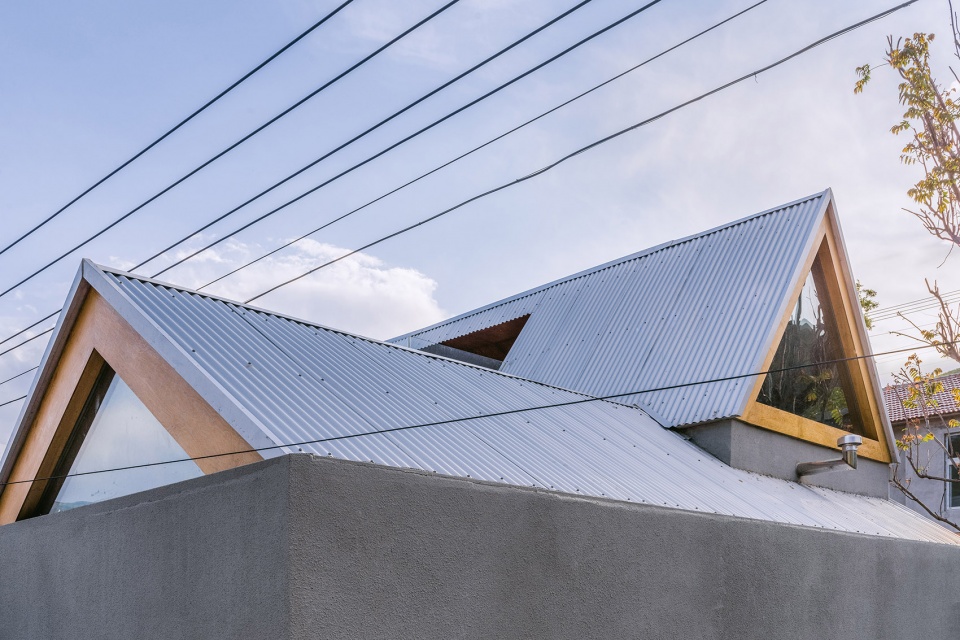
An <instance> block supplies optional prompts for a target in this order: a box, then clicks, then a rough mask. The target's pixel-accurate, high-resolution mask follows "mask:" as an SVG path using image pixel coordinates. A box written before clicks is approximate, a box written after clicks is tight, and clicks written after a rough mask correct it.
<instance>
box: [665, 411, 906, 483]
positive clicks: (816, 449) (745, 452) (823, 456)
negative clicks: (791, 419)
mask: <svg viewBox="0 0 960 640" xmlns="http://www.w3.org/2000/svg"><path fill="white" fill-rule="evenodd" d="M683 433H684V435H686V436H689V437H690V439H691V440H693V441H694V443H696V444H697V445H698V446H699V447H701V448H702V449H704V450H706V451H707V452H709V453H711V454H712V455H714V456H716V457H717V458H719V459H720V460H723V461H724V462H726V463H727V464H729V465H730V466H731V467H736V468H737V469H746V470H747V471H756V472H757V473H762V474H764V475H768V476H774V477H775V478H783V479H784V480H790V481H792V482H797V481H798V480H799V478H798V477H797V464H798V463H801V462H818V461H820V460H836V459H839V458H840V450H839V449H838V448H827V447H822V446H820V445H818V444H813V443H812V442H806V441H804V440H797V439H796V438H791V437H789V436H785V435H783V434H780V433H774V432H773V431H768V430H766V429H760V428H759V427H754V426H752V425H749V424H746V423H744V422H740V421H739V420H721V421H718V422H713V423H710V424H704V425H697V426H695V427H689V428H687V429H683ZM803 482H804V483H809V484H813V485H817V486H819V487H827V488H828V489H838V490H840V491H848V492H850V493H859V494H863V495H868V496H874V497H877V498H886V497H888V495H889V482H890V465H888V464H884V463H881V462H876V461H874V460H869V459H867V458H863V457H861V458H860V459H859V460H858V461H857V468H856V469H850V468H849V467H846V466H844V467H841V468H840V469H838V470H834V471H829V472H826V473H818V474H815V475H810V476H805V477H804V478H803Z"/></svg>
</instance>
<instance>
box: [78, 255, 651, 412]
mask: <svg viewBox="0 0 960 640" xmlns="http://www.w3.org/2000/svg"><path fill="white" fill-rule="evenodd" d="M91 264H92V265H93V266H94V267H95V268H97V269H99V270H100V271H101V272H103V273H105V274H110V275H113V276H119V277H122V278H129V279H131V280H138V281H140V282H145V283H148V284H152V285H154V286H158V287H165V288H168V289H175V290H177V291H179V292H181V293H189V294H194V295H197V296H200V297H202V298H208V299H210V300H215V301H218V302H223V303H226V304H230V305H233V306H236V307H240V308H241V309H245V310H247V311H252V312H253V313H261V314H264V315H267V316H272V317H274V318H279V319H282V320H287V321H290V322H295V323H297V324H300V325H303V326H306V327H311V328H314V329H322V330H324V331H329V332H330V333H336V334H339V335H342V336H345V337H348V338H353V339H356V340H363V341H364V342H367V343H370V344H374V345H378V346H384V347H388V348H391V349H398V350H401V351H405V352H408V353H411V354H414V355H416V356H420V357H425V358H431V359H433V360H441V361H443V362H449V363H452V364H455V365H459V366H463V367H469V368H471V369H476V370H478V371H480V372H483V373H493V374H496V375H498V376H501V377H504V378H510V379H513V380H518V381H521V382H528V383H530V384H535V385H537V386H539V387H543V388H546V389H554V390H557V391H563V392H565V393H570V394H573V395H576V396H580V397H583V398H592V399H595V400H596V401H598V402H607V403H610V404H615V405H617V406H621V407H626V408H630V409H636V410H637V411H640V412H641V413H643V414H644V415H646V416H648V417H650V418H651V419H652V420H654V421H656V422H659V421H657V420H656V419H655V418H653V416H652V415H651V414H650V413H649V412H648V411H645V410H644V409H642V408H640V407H638V406H636V405H632V404H624V403H621V402H616V401H614V400H610V399H605V398H600V397H597V396H592V395H590V394H588V393H583V392H582V391H576V390H574V389H567V388H565V387H560V386H557V385H553V384H549V383H545V382H539V381H537V380H532V379H530V378H524V377H521V376H516V375H513V374H511V373H505V372H503V371H497V370H496V369H488V368H487V367H481V366H480V365H475V364H471V363H469V362H463V361H461V360H456V359H453V358H448V357H446V356H442V355H439V354H435V353H429V352H427V351H421V350H419V349H414V348H411V347H405V346H403V345H399V344H393V343H390V342H386V341H384V340H377V339H376V338H370V337H368V336H363V335H360V334H357V333H350V332H349V331H344V330H343V329H335V328H333V327H328V326H326V325H322V324H319V323H317V322H313V321H310V320H304V319H303V318H297V317H295V316H291V315H287V314H283V313H278V312H276V311H271V310H269V309H264V308H262V307H256V306H253V305H248V304H244V303H242V302H238V301H236V300H231V299H229V298H225V297H223V296H217V295H212V294H208V293H202V292H200V291H197V290H195V289H190V288H188V287H182V286H179V285H176V284H173V283H170V282H163V281H161V280H156V279H154V278H148V277H145V276H139V275H137V274H135V273H130V272H128V271H122V270H120V269H115V268H112V267H105V266H103V265H99V264H96V263H93V262H91ZM134 304H136V303H134ZM137 306H138V307H139V305H137Z"/></svg>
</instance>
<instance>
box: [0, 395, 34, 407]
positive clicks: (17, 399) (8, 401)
mask: <svg viewBox="0 0 960 640" xmlns="http://www.w3.org/2000/svg"><path fill="white" fill-rule="evenodd" d="M26 397H27V396H20V397H19V398H14V399H13V400H7V401H6V402H0V407H5V406H7V405H8V404H13V403H14V402H20V401H21V400H25V399H26Z"/></svg>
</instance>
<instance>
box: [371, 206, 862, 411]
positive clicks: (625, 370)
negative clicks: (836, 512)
mask: <svg viewBox="0 0 960 640" xmlns="http://www.w3.org/2000/svg"><path fill="white" fill-rule="evenodd" d="M832 198H833V197H832V194H831V192H830V191H829V190H827V191H824V192H822V193H818V194H816V195H813V196H810V197H809V198H805V199H802V200H798V201H796V202H793V203H790V204H787V205H784V206H781V207H777V208H776V209H770V210H768V211H764V212H762V213H758V214H756V215H753V216H750V217H748V218H744V219H742V220H738V221H736V222H733V223H731V224H727V225H724V226H721V227H718V228H716V229H712V230H710V231H705V232H703V233H699V234H697V235H694V236H691V237H688V238H684V239H681V240H676V241H673V242H668V243H666V244H663V245H660V246H657V247H654V248H652V249H647V250H645V251H641V252H639V253H635V254H633V255H629V256H626V257H625V258H621V259H619V260H615V261H613V262H609V263H607V264H604V265H601V266H599V267H596V268H593V269H589V270H587V271H584V272H581V273H578V274H575V275H572V276H570V277H567V278H563V279H561V280H557V281H555V282H552V283H550V284H547V285H544V286H542V287H537V288H536V289H532V290H530V291H526V292H524V293H520V294H518V295H515V296H512V297H510V298H506V299H504V300H501V301H500V302H496V303H493V304H491V305H487V306H486V307H482V308H480V309H478V310H476V311H471V312H469V313H465V314H462V315H460V316H457V317H455V318H452V319H450V320H447V321H444V322H440V323H438V324H435V325H432V326H430V327H427V328H425V329H421V330H419V331H414V332H412V333H409V334H406V335H403V336H400V337H397V338H394V339H393V340H390V342H393V343H396V344H403V345H407V346H410V347H413V348H423V347H424V346H427V345H432V344H436V343H441V342H444V341H447V340H450V339H452V338H456V337H458V336H462V335H465V334H469V333H471V332H474V331H477V330H480V329H484V328H486V327H489V326H492V325H496V324H498V323H503V322H506V321H509V320H512V319H514V318H518V317H521V316H525V315H527V314H530V317H529V319H528V320H527V322H526V325H525V326H524V327H523V331H522V332H521V333H520V335H519V337H518V338H517V339H516V342H515V343H514V345H513V348H512V349H511V350H510V352H509V354H508V356H507V358H506V359H505V360H504V361H503V365H502V366H501V367H500V371H503V372H505V373H511V374H515V375H518V376H521V377H524V378H530V379H533V380H539V381H541V382H546V383H550V384H555V385H558V386H561V387H565V388H568V389H576V390H578V391H581V392H583V393H588V394H592V395H612V394H620V393H624V392H629V391H632V390H639V389H654V388H661V387H667V386H670V385H675V384H682V383H687V382H690V381H694V380H711V379H717V378H724V377H727V376H736V375H740V374H743V373H746V372H752V371H760V370H762V368H763V359H764V356H765V355H766V354H767V353H768V351H769V350H770V349H771V344H772V343H773V341H774V340H775V338H776V335H775V332H776V330H777V327H778V325H779V321H780V319H781V318H782V317H784V316H785V314H786V312H787V310H788V307H789V308H792V306H793V305H794V304H795V303H796V300H795V299H792V298H791V291H793V288H794V285H795V283H797V282H798V280H799V279H802V278H804V277H806V273H804V272H803V270H804V268H805V267H804V266H803V265H804V259H805V257H806V256H807V255H808V254H809V252H810V251H811V247H812V245H813V243H814V242H815V235H816V232H817V230H818V228H819V225H820V224H821V223H822V222H823V219H824V216H825V215H826V213H827V210H828V206H829V205H830V204H831V202H832ZM806 268H809V267H806ZM849 285H850V286H851V287H852V286H853V283H852V282H851V283H849ZM877 387H878V388H879V384H878V383H877ZM752 389H753V380H752V379H742V378H741V379H736V380H730V381H725V382H716V383H710V384H704V385H698V386H695V387H685V388H679V389H670V390H665V391H658V392H654V393H645V394H639V395H635V396H627V397H623V398H622V399H619V400H618V401H619V402H624V403H626V404H637V405H638V406H640V407H642V408H643V409H645V410H646V411H648V412H649V413H650V414H651V415H652V416H653V417H655V418H656V419H657V420H658V421H659V422H660V423H661V424H663V425H664V426H668V427H676V426H683V425H688V424H695V423H699V422H706V421H711V420H717V419H721V418H728V417H735V416H740V415H742V414H743V412H744V408H745V406H746V404H747V403H748V402H749V401H751V400H753V398H752V397H750V394H751V392H752Z"/></svg>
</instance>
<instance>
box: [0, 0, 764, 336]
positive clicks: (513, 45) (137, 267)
mask: <svg viewBox="0 0 960 640" xmlns="http://www.w3.org/2000/svg"><path fill="white" fill-rule="evenodd" d="M590 1H591V0H584V1H582V2H580V3H579V4H577V5H575V6H574V7H573V8H571V9H570V10H568V11H565V12H564V13H562V14H560V15H559V16H557V17H556V18H554V19H552V20H550V21H549V22H547V23H546V24H544V25H543V26H541V27H539V28H538V29H536V30H534V31H532V32H530V33H529V34H527V35H526V36H524V37H523V38H521V39H520V40H518V41H516V42H514V43H513V44H511V45H509V46H508V47H507V48H505V49H503V50H501V51H500V52H498V53H496V54H494V55H493V56H491V57H489V58H487V59H486V60H484V61H483V62H481V63H479V64H478V65H476V66H474V67H473V68H471V69H470V70H468V71H467V72H464V73H463V74H460V75H459V76H457V77H456V78H454V79H453V80H451V81H449V82H447V83H445V84H444V85H441V86H440V87H438V88H437V89H435V90H434V91H432V92H430V93H429V94H427V95H425V96H423V97H422V98H420V99H419V100H417V101H416V102H414V103H411V104H410V105H408V106H407V107H405V108H404V109H403V110H401V111H398V112H397V113H395V114H394V115H392V116H390V118H388V119H387V120H384V121H382V122H380V123H379V124H377V125H375V126H374V127H373V128H371V129H368V130H367V131H365V132H364V133H362V134H360V135H359V136H356V137H355V138H353V139H352V140H350V141H348V142H347V143H345V144H343V145H341V146H339V147H337V148H336V149H334V150H333V151H330V152H328V153H327V154H324V155H323V156H321V157H320V158H318V159H317V160H315V161H313V162H312V163H310V164H308V165H306V166H305V167H303V168H301V169H299V170H298V171H297V172H295V173H293V174H291V175H289V176H287V177H286V178H284V179H283V180H281V181H280V182H278V183H276V184H274V185H273V186H271V187H270V188H268V189H266V190H264V191H262V192H260V193H259V194H257V195H256V196H254V197H253V198H251V199H249V200H247V201H246V202H244V203H243V204H241V205H239V206H238V207H235V208H234V209H232V210H230V211H228V212H227V213H225V214H223V215H221V216H220V217H218V218H217V219H215V220H213V221H212V222H210V223H209V224H207V225H205V226H203V227H200V228H199V229H196V230H194V231H191V232H190V234H189V235H186V236H184V237H182V238H181V239H179V240H177V241H176V242H175V243H174V244H172V245H170V246H169V247H167V248H165V249H163V251H161V252H159V253H156V254H154V255H152V256H150V257H149V258H147V259H146V260H143V261H142V262H140V263H139V264H137V265H134V266H133V267H132V268H131V271H132V270H135V269H139V268H140V267H142V266H144V265H145V264H147V263H148V262H150V261H152V260H154V259H155V258H157V257H159V256H160V255H162V254H163V253H164V252H166V251H168V250H170V249H172V248H173V247H175V246H177V245H178V244H180V243H182V242H184V241H186V240H189V239H190V238H191V237H193V236H194V235H196V234H197V233H200V232H201V231H203V230H205V229H207V228H208V227H209V226H211V225H212V224H215V223H216V222H219V221H220V220H222V219H224V218H225V217H227V216H229V215H231V214H233V213H235V212H236V211H238V210H239V209H241V208H243V207H244V206H246V205H248V204H250V203H251V202H253V201H254V200H256V199H257V198H259V197H261V196H263V195H265V194H266V193H269V192H270V191H271V190H273V189H274V188H276V187H279V186H280V185H281V184H283V183H285V182H286V181H288V180H290V179H292V178H294V177H296V176H297V175H299V174H300V173H302V172H303V171H305V170H306V169H309V168H310V167H311V166H313V165H315V164H316V163H317V162H320V161H321V160H323V159H324V158H326V157H328V156H329V155H331V154H333V153H335V152H337V151H339V150H340V149H342V148H343V147H345V146H347V145H348V144H350V143H351V142H353V141H355V140H358V139H359V138H360V137H362V136H364V135H366V134H367V133H369V132H370V131H372V130H373V129H374V128H376V127H379V126H380V125H382V124H384V123H386V122H388V121H389V120H390V119H392V118H394V117H396V116H398V115H400V114H401V113H403V111H405V110H407V109H409V108H411V107H413V106H415V105H416V104H417V103H419V102H421V101H422V100H425V99H426V98H428V97H430V95H433V94H434V93H436V92H437V91H440V90H442V89H443V88H444V87H446V86H449V85H450V84H452V83H453V82H456V81H457V80H459V79H460V78H462V77H463V76H464V75H466V74H467V73H471V72H472V71H474V70H476V69H478V68H480V67H481V66H483V65H484V64H487V63H488V62H490V61H491V60H493V59H494V58H496V57H498V56H500V55H502V54H503V53H506V52H507V51H508V50H510V49H512V48H513V47H515V46H517V45H519V44H520V43H522V42H523V41H525V40H527V39H529V38H530V37H532V36H533V35H535V34H536V33H538V32H540V31H542V30H543V29H545V28H547V27H548V26H550V25H552V24H553V23H555V22H557V21H558V20H561V19H562V18H564V17H566V16H567V15H569V14H570V13H572V12H573V11H576V10H577V9H579V8H581V7H583V6H584V5H586V4H587V3H588V2H590ZM660 1H661V0H654V1H653V2H651V3H649V4H647V5H645V6H644V7H641V8H640V9H638V10H636V11H634V12H632V13H630V14H628V15H627V16H625V17H624V18H621V19H620V20H618V21H617V22H615V23H613V24H611V25H608V26H607V27H605V28H604V29H601V30H600V31H597V32H595V33H593V34H592V35H590V36H588V37H587V38H584V39H583V40H581V41H579V42H577V43H576V44H574V45H573V46H571V47H569V48H567V49H566V50H564V51H563V52H561V53H560V54H557V55H556V56H553V57H552V58H550V59H548V60H546V61H545V62H543V63H541V64H540V65H538V66H536V67H534V68H532V69H530V70H528V71H527V72H525V73H524V74H521V75H520V76H517V77H515V78H514V79H512V80H510V81H509V82H507V83H505V84H502V85H500V86H499V87H497V88H496V89H493V90H492V91H490V92H488V93H486V94H485V95H483V96H481V97H480V98H477V99H476V100H473V101H471V102H470V103H468V104H466V105H464V106H462V107H461V108H460V109H458V110H457V111H455V112H453V113H451V114H448V115H447V116H445V117H444V118H441V119H440V120H437V121H435V122H434V123H433V124H431V125H429V126H427V127H424V128H423V129H420V130H419V131H417V132H416V133H414V134H412V135H410V136H407V137H406V138H404V139H403V140H400V141H399V142H397V143H395V144H394V145H392V146H390V147H388V148H387V149H384V150H383V151H381V152H380V153H378V154H377V155H375V156H373V157H370V158H368V159H367V160H365V161H363V162H361V163H359V164H357V165H354V166H353V167H351V168H350V169H348V170H347V171H344V172H342V173H340V174H339V175H337V176H335V177H334V178H332V179H330V180H327V181H325V182H324V183H323V184H321V185H318V186H317V187H314V188H313V189H311V190H310V191H308V192H307V193H304V194H301V195H300V196H299V197H297V198H295V199H294V200H291V201H289V202H287V203H285V204H284V205H282V206H281V207H278V208H277V209H274V210H272V211H270V212H268V213H267V214H265V215H263V216H261V217H260V218H258V219H257V220H255V221H253V222H251V223H250V224H254V223H256V222H258V221H259V220H262V219H263V218H265V217H267V216H269V215H272V214H273V213H276V212H277V211H279V210H281V209H283V208H284V207H287V206H289V205H291V204H293V203H294V202H296V201H298V200H299V199H301V198H303V197H306V195H309V194H310V193H313V192H315V191H317V190H318V189H320V188H322V187H324V186H326V185H327V184H329V183H330V182H333V180H336V179H338V178H340V177H342V176H343V175H346V174H347V173H349V172H351V171H353V170H355V169H357V168H359V167H361V166H363V165H364V164H366V163H368V162H371V161H373V160H375V159H376V158H377V157H379V156H381V155H383V154H385V153H387V152H389V151H390V150H392V149H394V148H396V147H398V146H400V145H401V144H403V143H405V142H407V141H409V140H410V139H412V138H414V137H416V136H417V135H420V134H421V133H423V132H425V131H427V130H428V129H430V128H433V127H435V126H437V125H439V124H440V123H442V122H443V121H445V120H447V119H449V118H451V117H453V116H454V115H456V114H457V113H459V112H461V111H463V110H465V109H467V108H469V107H471V106H473V105H474V104H476V103H478V102H480V101H481V100H484V99H486V98H488V97H490V96H491V95H493V94H495V93H497V92H498V91H500V90H502V89H504V88H506V87H507V86H509V85H510V84H513V83H515V82H517V81H518V80H520V79H522V78H523V77H525V75H529V74H530V73H533V72H534V71H536V70H537V69H539V68H541V67H543V66H545V65H547V64H549V63H551V62H553V61H554V60H556V59H557V58H559V57H561V56H563V55H566V54H567V53H569V52H570V51H572V50H573V49H575V48H577V47H579V46H581V45H583V44H584V43H586V42H587V41H589V40H591V39H593V38H595V37H597V36H599V35H600V34H602V33H604V32H605V31H608V30H609V29H611V28H613V27H615V26H617V25H619V24H620V23H622V22H624V21H626V20H628V19H629V18H631V17H633V16H635V15H637V14H638V13H640V12H642V11H644V10H646V9H647V8H649V7H651V6H653V5H654V4H657V3H659V2H660ZM763 2H766V0H762V2H760V3H757V4H762V3H763ZM751 8H752V7H751ZM611 80H612V79H611ZM608 82H609V81H608ZM597 88H599V87H597ZM561 106H563V105H561ZM557 108H559V107H557ZM544 115H546V114H544ZM491 142H493V141H491ZM246 226H249V224H248V225H246ZM246 226H244V227H242V228H241V229H237V230H235V231H233V232H231V233H232V234H233V233H238V232H239V231H242V230H243V229H245V228H246ZM223 239H225V238H222V239H221V240H223ZM218 242H219V241H218ZM214 244H216V243H213V244H210V245H207V246H206V247H203V248H202V249H200V250H198V251H195V252H194V253H192V254H190V255H188V256H186V257H184V258H182V259H180V260H179V261H177V262H175V263H174V264H172V265H170V266H168V267H166V268H165V269H163V270H161V271H158V272H157V273H156V274H154V275H153V276H152V277H154V278H155V277H157V276H159V275H162V274H163V273H164V272H166V271H167V270H169V269H172V268H173V267H175V266H177V265H179V264H181V263H183V262H185V261H186V260H189V259H191V258H193V257H194V256H196V255H197V254H198V253H200V252H201V251H205V250H206V249H209V248H210V247H212V246H214ZM80 246H82V245H80ZM66 255H67V254H64V255H63V256H61V257H60V258H58V259H57V260H60V259H62V258H63V257H65V256H66ZM54 262H56V261H54ZM50 264H53V263H50ZM47 266H50V265H47ZM45 268H46V267H44V269H45ZM41 271H42V269H41ZM37 273H39V271H38V272H36V273H34V274H33V275H36V274H37ZM33 275H32V276H30V277H33ZM27 279H29V278H27ZM25 281H26V280H24V281H22V282H21V283H20V284H22V283H23V282H25ZM16 286H19V285H15V287H16ZM9 291H10V290H9V289H8V290H7V291H6V292H3V293H0V296H2V295H4V294H5V293H8V292H9ZM61 310H62V309H61ZM59 312H60V311H55V312H53V313H51V314H50V315H48V316H47V317H46V318H51V317H53V316H55V315H56V314H57V313H59ZM46 318H44V319H46ZM42 321H43V320H39V321H37V322H35V323H34V324H32V325H30V326H29V327H25V328H23V329H21V330H20V331H18V332H16V333H14V334H13V335H10V336H8V337H6V338H4V339H3V340H0V344H3V343H4V342H7V341H8V340H10V339H12V338H15V337H16V336H17V335H20V334H22V333H24V332H26V331H28V330H29V329H31V328H33V327H35V326H36V325H37V324H39V323H40V322H42ZM0 355H2V354H0Z"/></svg>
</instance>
